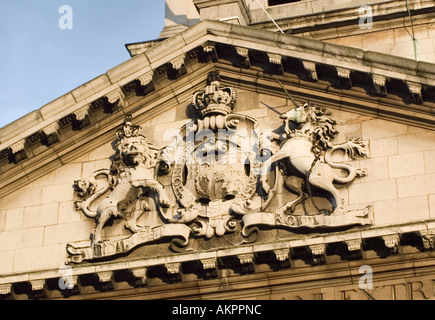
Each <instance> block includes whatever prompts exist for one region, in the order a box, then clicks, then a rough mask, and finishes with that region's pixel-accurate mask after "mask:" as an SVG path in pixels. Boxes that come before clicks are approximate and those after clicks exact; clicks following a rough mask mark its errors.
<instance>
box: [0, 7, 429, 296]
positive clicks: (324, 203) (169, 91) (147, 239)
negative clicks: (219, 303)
mask: <svg viewBox="0 0 435 320" xmlns="http://www.w3.org/2000/svg"><path fill="white" fill-rule="evenodd" d="M434 17H435V7H434V3H433V1H427V0H420V1H418V0H408V1H395V0H392V1H371V2H370V4H367V1H344V0H343V1H333V2H332V3H331V1H324V0H313V1H272V0H270V1H266V0H259V1H256V0H255V1H244V0H223V1H216V0H193V1H192V0H189V1H188V0H186V1H170V0H167V1H166V21H165V28H164V30H163V31H162V33H161V35H160V38H159V39H157V40H152V41H146V42H141V43H133V44H127V45H126V47H127V50H128V51H129V53H130V55H131V59H129V60H127V61H126V62H124V63H122V64H121V65H119V66H116V67H114V68H113V69H111V70H108V71H107V72H106V73H105V74H103V75H101V76H99V77H97V78H95V79H93V80H91V81H89V82H88V83H86V84H83V85H82V86H80V87H78V88H76V89H75V90H73V91H71V92H69V93H67V94H65V95H64V96H62V97H59V98H58V99H56V100H54V101H53V102H51V103H49V104H47V105H45V106H43V107H41V108H40V109H38V110H35V111H34V112H32V113H30V114H28V115H26V116H25V117H23V118H21V119H19V120H17V121H15V122H13V123H11V124H9V125H7V126H5V127H4V128H1V129H0V144H1V145H0V163H1V166H0V258H1V259H0V298H1V299H19V300H21V299H231V300H232V299H271V300H282V299H289V300H291V299H293V300H295V299H304V300H305V299H307V300H347V299H351V300H353V299H358V300H362V299H370V300H373V299H376V300H377V299H387V300H401V299H405V300H417V299H423V300H428V299H435V286H434V283H435V282H434V281H435V259H434V257H435V256H434V251H433V250H434V248H435V245H434V237H435V162H434V160H433V158H432V155H435V132H434V128H435V115H434V110H435V109H434V107H435V104H434V102H435V64H434V63H435V55H434V45H435V43H434V36H435V26H434V25H433V23H432V19H434Z"/></svg>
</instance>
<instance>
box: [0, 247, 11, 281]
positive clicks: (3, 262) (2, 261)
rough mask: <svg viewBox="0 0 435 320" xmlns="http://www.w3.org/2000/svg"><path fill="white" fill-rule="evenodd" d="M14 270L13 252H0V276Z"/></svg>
mask: <svg viewBox="0 0 435 320" xmlns="http://www.w3.org/2000/svg"><path fill="white" fill-rule="evenodd" d="M13 269H14V250H10V251H2V252H0V275H1V274H8V273H12V271H13Z"/></svg>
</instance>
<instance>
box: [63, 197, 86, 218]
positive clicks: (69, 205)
mask: <svg viewBox="0 0 435 320" xmlns="http://www.w3.org/2000/svg"><path fill="white" fill-rule="evenodd" d="M84 219H86V218H85V215H84V214H83V213H82V212H81V211H77V210H75V208H74V201H65V202H61V203H59V220H58V222H59V224H62V223H70V222H77V221H81V220H84Z"/></svg>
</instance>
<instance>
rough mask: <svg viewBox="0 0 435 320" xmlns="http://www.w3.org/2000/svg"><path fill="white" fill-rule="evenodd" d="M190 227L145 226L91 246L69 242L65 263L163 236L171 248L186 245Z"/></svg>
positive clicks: (101, 255) (125, 249)
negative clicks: (119, 237)
mask: <svg viewBox="0 0 435 320" xmlns="http://www.w3.org/2000/svg"><path fill="white" fill-rule="evenodd" d="M190 233H191V229H190V228H189V227H187V226H186V225H184V224H166V225H160V226H157V227H153V228H150V227H145V228H144V229H143V230H141V231H139V232H137V233H135V234H133V235H132V236H131V237H129V238H126V239H121V240H117V241H111V240H105V241H103V242H99V243H96V244H94V245H92V246H88V247H81V248H76V247H74V246H72V245H71V244H69V245H68V246H67V251H68V253H69V257H68V260H67V263H70V262H73V263H81V262H82V261H84V260H93V259H99V258H106V257H110V256H114V255H117V254H120V253H126V252H129V251H130V250H132V249H133V248H135V247H137V246H139V245H142V244H146V243H149V242H154V241H157V240H160V239H164V238H171V239H172V242H171V248H172V249H174V250H177V248H182V247H186V246H187V245H188V243H189V236H190Z"/></svg>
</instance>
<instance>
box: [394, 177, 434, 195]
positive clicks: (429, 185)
mask: <svg viewBox="0 0 435 320" xmlns="http://www.w3.org/2000/svg"><path fill="white" fill-rule="evenodd" d="M397 192H398V197H399V198H405V197H411V196H417V195H426V194H429V193H435V173H431V174H425V175H420V176H412V177H403V178H397Z"/></svg>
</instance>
